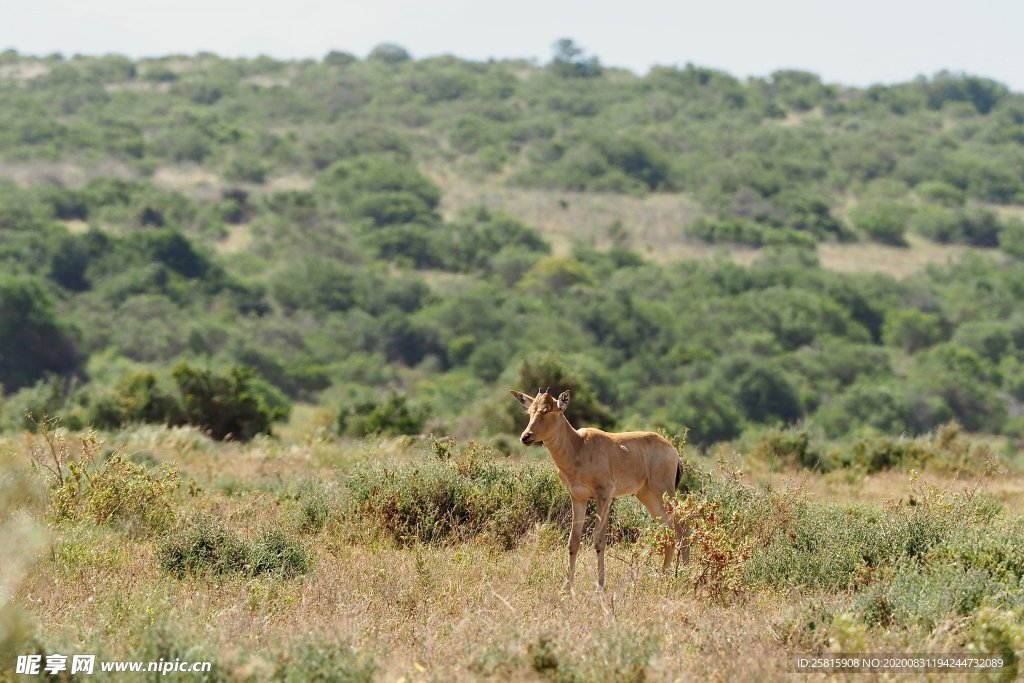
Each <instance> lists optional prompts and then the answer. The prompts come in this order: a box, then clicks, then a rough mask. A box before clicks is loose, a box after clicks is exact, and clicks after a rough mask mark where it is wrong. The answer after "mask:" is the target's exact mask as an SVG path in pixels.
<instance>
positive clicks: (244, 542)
mask: <svg viewBox="0 0 1024 683" xmlns="http://www.w3.org/2000/svg"><path fill="white" fill-rule="evenodd" d="M157 557H158V559H159V562H160V567H161V568H162V569H163V570H164V571H166V572H168V573H170V574H173V575H174V576H177V577H178V578H182V579H183V578H186V577H188V576H196V575H204V574H213V575H224V574H230V573H240V574H245V575H247V576H258V575H261V574H276V575H281V576H284V577H291V576H295V575H298V574H303V573H305V572H306V571H307V570H308V568H309V564H310V557H309V553H308V552H307V551H306V549H305V548H303V546H302V544H301V543H300V542H298V541H297V540H295V539H292V538H290V537H289V536H288V535H287V533H286V532H285V531H284V530H282V529H280V528H269V529H265V530H263V531H262V532H260V533H259V535H257V536H256V537H254V538H250V537H246V536H242V535H240V534H238V533H237V532H235V531H233V530H231V529H229V528H228V527H226V526H224V525H223V524H222V523H221V522H220V521H218V520H216V519H215V518H213V517H209V516H197V517H193V518H191V519H188V520H186V521H184V522H182V523H181V524H180V525H179V527H178V528H177V529H176V530H175V531H174V532H173V533H172V534H171V535H170V536H169V537H167V538H166V539H165V540H164V541H163V542H162V543H161V544H160V547H159V549H158V552H157Z"/></svg>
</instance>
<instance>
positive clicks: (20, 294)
mask: <svg viewBox="0 0 1024 683" xmlns="http://www.w3.org/2000/svg"><path fill="white" fill-rule="evenodd" d="M76 337H77V333H76V331H75V330H74V329H73V328H72V327H71V326H70V325H68V324H67V322H66V321H65V320H64V319H63V318H62V317H60V316H58V314H57V311H56V308H55V306H54V301H53V297H52V296H51V295H50V292H49V291H48V290H47V289H46V287H45V286H44V285H43V283H42V282H41V281H40V280H38V279H36V278H22V277H11V276H9V275H3V276H0V385H2V386H3V387H4V389H6V390H7V391H16V390H18V389H21V388H22V387H27V386H29V385H32V384H34V383H36V382H37V381H39V380H40V379H42V378H43V376H44V375H45V374H47V373H54V374H58V375H68V374H71V373H74V372H76V371H77V370H79V369H80V367H81V364H82V357H81V353H80V352H79V350H78V341H77V339H76Z"/></svg>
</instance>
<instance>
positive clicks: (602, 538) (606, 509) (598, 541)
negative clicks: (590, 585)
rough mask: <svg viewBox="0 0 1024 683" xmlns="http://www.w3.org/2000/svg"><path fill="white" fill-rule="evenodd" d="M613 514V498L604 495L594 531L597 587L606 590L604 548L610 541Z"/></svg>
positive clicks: (600, 501)
mask: <svg viewBox="0 0 1024 683" xmlns="http://www.w3.org/2000/svg"><path fill="white" fill-rule="evenodd" d="M611 512H612V497H611V495H609V494H607V493H604V494H598V498H597V527H596V528H595V529H594V550H596V551H597V585H598V587H599V588H600V589H601V590H604V547H605V544H606V542H607V540H608V517H609V516H610V515H611Z"/></svg>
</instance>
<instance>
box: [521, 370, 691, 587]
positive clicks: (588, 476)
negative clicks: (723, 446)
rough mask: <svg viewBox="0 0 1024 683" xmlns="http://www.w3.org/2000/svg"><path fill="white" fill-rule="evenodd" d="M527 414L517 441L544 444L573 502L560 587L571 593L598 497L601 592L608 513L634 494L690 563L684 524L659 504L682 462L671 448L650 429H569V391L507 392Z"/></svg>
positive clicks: (675, 485)
mask: <svg viewBox="0 0 1024 683" xmlns="http://www.w3.org/2000/svg"><path fill="white" fill-rule="evenodd" d="M511 394H512V396H513V397H514V398H515V399H516V400H517V401H519V402H520V403H521V404H522V405H523V407H524V408H526V413H527V415H528V416H529V418H530V422H529V424H527V425H526V429H525V430H524V431H523V434H522V436H521V437H520V441H522V442H523V444H525V445H527V446H529V445H530V444H537V445H541V444H543V445H545V446H547V449H548V453H550V454H551V459H552V460H554V462H555V466H556V467H557V468H558V476H559V478H560V479H561V480H562V483H564V484H565V486H566V488H567V489H569V498H570V499H571V500H572V532H571V533H570V534H569V573H568V576H567V578H566V581H565V589H566V590H567V591H569V592H570V593H571V592H572V582H573V577H574V575H575V574H576V554H577V553H578V552H579V549H580V538H581V537H582V535H583V521H584V518H585V517H586V514H587V502H588V501H591V500H594V501H597V526H596V528H595V529H594V549H595V550H596V551H597V585H598V587H599V588H600V589H601V590H604V578H605V574H604V549H605V541H606V536H607V534H608V515H609V513H610V512H611V507H612V500H613V499H615V498H618V497H620V496H628V495H630V494H633V495H635V496H636V497H637V498H638V499H639V500H640V502H641V503H643V504H644V507H646V508H647V511H648V512H650V513H651V517H653V518H654V519H656V520H660V521H661V522H662V523H664V524H665V525H667V526H668V527H669V528H670V529H673V530H674V531H675V537H676V543H675V547H677V548H679V552H680V559H681V561H682V562H684V563H685V562H687V561H689V555H690V552H689V544H688V543H687V541H686V539H687V537H688V533H687V531H686V529H685V528H684V525H683V524H681V523H678V522H673V520H672V519H671V518H670V517H669V515H668V512H666V510H665V505H664V503H663V502H662V501H663V496H665V494H669V495H671V494H673V493H674V492H675V490H676V489H677V488H678V486H679V480H680V478H681V477H682V465H681V464H680V462H679V453H678V452H677V451H676V449H675V448H674V447H673V446H672V444H670V443H669V442H668V441H666V440H665V439H664V438H662V437H661V435H659V434H655V433H653V432H622V433H619V434H611V433H608V432H604V431H601V430H600V429H593V428H583V429H573V427H572V425H570V424H569V421H568V420H567V419H566V417H565V409H566V408H568V407H569V399H570V398H571V397H572V391H570V390H568V389H567V390H565V391H563V392H562V393H561V394H560V395H559V396H558V399H557V400H556V399H555V398H553V397H552V396H551V395H550V394H549V393H548V390H545V391H543V392H542V391H541V390H540V389H539V388H538V389H537V395H536V396H527V395H526V394H524V393H521V392H519V391H514V390H513V391H511ZM672 551H673V546H671V545H670V546H668V547H666V548H665V562H664V566H663V569H664V570H667V569H668V568H669V565H670V564H671V562H672Z"/></svg>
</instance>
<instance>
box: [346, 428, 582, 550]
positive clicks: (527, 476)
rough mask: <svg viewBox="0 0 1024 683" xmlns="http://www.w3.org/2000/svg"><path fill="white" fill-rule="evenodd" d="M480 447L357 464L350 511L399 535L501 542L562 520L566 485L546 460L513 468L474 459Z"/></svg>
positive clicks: (431, 540) (416, 539) (398, 538)
mask: <svg viewBox="0 0 1024 683" xmlns="http://www.w3.org/2000/svg"><path fill="white" fill-rule="evenodd" d="M478 450H479V447H473V446H471V447H470V449H469V451H468V452H465V453H463V454H462V455H461V456H458V457H457V458H453V459H449V460H444V461H436V460H434V461H431V460H428V461H425V462H421V463H417V464H413V465H407V466H402V467H399V468H397V469H396V468H394V467H390V468H360V469H359V470H357V471H356V472H355V473H354V474H353V475H352V477H351V478H350V479H349V481H348V488H349V491H350V492H351V495H352V506H353V507H352V509H351V511H350V512H349V515H351V516H354V518H357V519H359V520H360V521H361V523H362V524H370V525H372V527H373V528H375V529H376V530H377V531H378V533H381V534H384V535H386V536H388V537H390V538H392V539H394V540H395V541H397V542H400V543H413V542H423V543H445V542H454V541H460V540H466V539H468V538H470V537H473V536H478V535H483V536H485V537H487V538H489V539H491V540H492V541H493V542H494V543H497V544H498V545H500V546H502V547H507V548H511V547H513V546H515V545H516V543H517V542H518V541H519V538H520V537H521V536H523V535H524V534H526V533H527V532H528V531H530V530H531V529H533V527H534V526H535V525H536V524H538V523H543V522H554V521H561V522H562V523H563V525H564V523H565V521H566V519H567V517H566V516H567V515H568V513H569V498H568V493H567V492H566V491H565V487H564V485H563V484H562V483H561V482H560V481H559V479H558V477H557V476H555V473H554V471H553V470H552V469H551V468H550V467H539V466H534V465H527V466H524V467H522V468H520V469H519V470H518V471H517V470H515V469H513V468H511V467H509V466H508V465H507V464H505V463H498V462H488V461H485V460H483V459H480V458H479V455H478V454H476V453H475V451H478Z"/></svg>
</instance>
